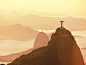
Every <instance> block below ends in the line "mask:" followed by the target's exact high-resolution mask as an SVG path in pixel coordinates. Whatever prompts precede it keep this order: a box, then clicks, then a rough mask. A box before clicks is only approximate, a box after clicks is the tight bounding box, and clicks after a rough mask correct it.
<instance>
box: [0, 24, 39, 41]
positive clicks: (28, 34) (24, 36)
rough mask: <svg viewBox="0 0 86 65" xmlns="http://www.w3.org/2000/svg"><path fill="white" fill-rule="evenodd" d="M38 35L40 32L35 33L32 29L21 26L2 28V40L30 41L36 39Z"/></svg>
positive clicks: (0, 37)
mask: <svg viewBox="0 0 86 65" xmlns="http://www.w3.org/2000/svg"><path fill="white" fill-rule="evenodd" d="M38 33H39V32H38V31H35V30H33V29H32V28H30V27H24V26H22V25H21V24H14V25H10V26H0V40H6V39H12V40H18V41H28V40H30V39H33V38H35V37H36V35H37V34H38Z"/></svg>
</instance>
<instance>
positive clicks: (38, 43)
mask: <svg viewBox="0 0 86 65" xmlns="http://www.w3.org/2000/svg"><path fill="white" fill-rule="evenodd" d="M48 41H49V38H48V36H47V35H46V34H45V33H44V32H39V34H38V35H37V37H36V39H35V42H34V46H33V48H31V49H28V50H26V51H22V52H19V53H14V54H10V55H7V56H0V61H4V62H12V61H13V60H15V59H16V58H18V57H20V56H21V55H25V54H28V53H30V52H31V51H32V50H34V49H37V48H39V47H43V46H47V44H48ZM3 58H4V59H3Z"/></svg>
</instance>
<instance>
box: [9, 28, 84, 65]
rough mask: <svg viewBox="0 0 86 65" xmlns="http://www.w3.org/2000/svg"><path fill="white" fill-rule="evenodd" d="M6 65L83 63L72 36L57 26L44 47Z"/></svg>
mask: <svg viewBox="0 0 86 65" xmlns="http://www.w3.org/2000/svg"><path fill="white" fill-rule="evenodd" d="M8 65H85V64H84V60H83V57H82V54H81V51H80V49H79V47H78V46H77V44H76V41H75V39H74V37H73V36H72V35H71V33H70V32H69V31H68V30H66V29H65V28H58V29H57V30H56V32H55V33H54V34H52V36H51V39H50V41H49V43H48V45H47V46H46V47H41V48H39V49H36V50H33V51H32V52H31V53H29V54H27V55H22V56H21V57H19V58H17V59H16V60H14V61H13V62H12V63H10V64H8Z"/></svg>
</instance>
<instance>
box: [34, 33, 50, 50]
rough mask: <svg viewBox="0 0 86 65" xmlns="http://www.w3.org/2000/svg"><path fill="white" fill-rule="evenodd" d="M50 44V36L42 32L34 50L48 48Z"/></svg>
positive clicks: (37, 38)
mask: <svg viewBox="0 0 86 65" xmlns="http://www.w3.org/2000/svg"><path fill="white" fill-rule="evenodd" d="M48 42H49V38H48V36H47V35H46V34H45V33H44V32H40V33H39V34H38V35H37V37H36V40H35V42H34V46H33V48H34V49H36V48H39V47H43V46H47V44H48Z"/></svg>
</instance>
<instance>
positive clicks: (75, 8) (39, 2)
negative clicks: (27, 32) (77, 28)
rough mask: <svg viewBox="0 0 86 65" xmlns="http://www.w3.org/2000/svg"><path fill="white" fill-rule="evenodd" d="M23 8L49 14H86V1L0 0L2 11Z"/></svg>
mask: <svg viewBox="0 0 86 65" xmlns="http://www.w3.org/2000/svg"><path fill="white" fill-rule="evenodd" d="M23 8H26V9H29V10H34V11H40V12H48V13H86V0H0V10H9V9H14V10H16V9H17V10H18V9H23Z"/></svg>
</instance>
